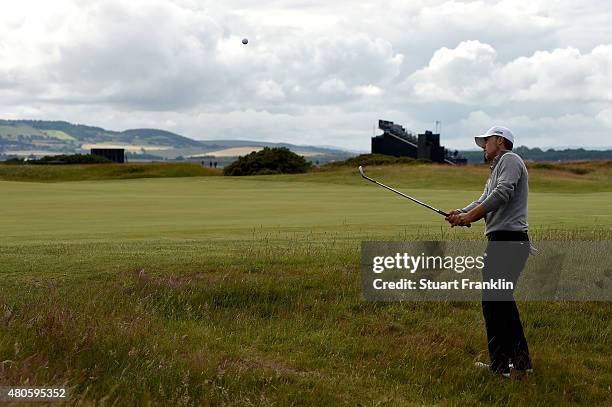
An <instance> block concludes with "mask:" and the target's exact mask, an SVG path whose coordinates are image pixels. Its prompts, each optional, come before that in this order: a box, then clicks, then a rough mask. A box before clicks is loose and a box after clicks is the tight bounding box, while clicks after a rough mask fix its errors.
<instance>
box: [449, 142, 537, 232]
mask: <svg viewBox="0 0 612 407" xmlns="http://www.w3.org/2000/svg"><path fill="white" fill-rule="evenodd" d="M528 195H529V174H528V173H527V167H526V166H525V163H524V162H523V159H522V158H521V157H520V156H518V155H517V154H516V153H513V152H511V151H505V152H503V153H502V154H500V155H498V156H497V157H495V158H494V159H493V162H492V163H491V175H490V176H489V179H488V180H487V183H486V184H485V188H484V192H483V194H482V195H481V196H480V198H478V200H476V201H474V202H472V203H471V204H469V205H468V206H466V207H465V208H463V209H460V211H461V212H469V211H470V210H472V209H473V208H475V207H476V206H478V205H482V207H483V208H484V209H485V210H486V212H487V213H486V215H485V218H484V219H485V224H486V229H485V234H488V233H491V232H498V231H502V230H503V231H514V232H527V230H528V227H529V225H528V224H527V196H528Z"/></svg>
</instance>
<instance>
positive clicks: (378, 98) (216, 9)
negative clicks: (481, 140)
mask: <svg viewBox="0 0 612 407" xmlns="http://www.w3.org/2000/svg"><path fill="white" fill-rule="evenodd" d="M0 6H1V8H0V10H2V12H1V13H0V118H3V119H45V120H67V121H70V122H74V123H83V124H89V125H97V126H101V127H104V128H107V129H111V130H124V129H128V128H142V127H154V128H160V129H164V130H169V131H173V132H177V133H179V134H182V135H185V136H187V137H191V138H194V139H238V138H239V139H250V140H261V141H275V142H290V143H295V144H309V145H327V146H337V147H342V148H346V149H352V150H369V148H370V137H371V136H372V133H373V126H374V125H375V124H376V123H377V121H378V119H385V120H391V121H394V122H396V123H400V124H402V125H404V126H405V127H406V128H408V129H410V130H413V131H415V132H422V131H423V130H425V129H433V128H434V122H435V121H436V120H439V121H441V122H442V142H443V144H446V145H447V146H448V147H450V148H472V147H474V145H473V138H472V136H474V135H476V134H480V133H482V132H484V131H485V130H486V129H487V128H488V127H490V126H492V125H495V124H499V125H505V126H508V127H510V128H511V129H512V130H513V131H514V132H515V136H516V139H517V144H519V145H527V146H529V147H536V146H540V147H562V146H584V147H612V24H611V22H612V2H609V1H603V0H602V1H597V0H583V1H565V0H559V1H552V0H547V1H540V0H512V1H484V0H481V1H465V2H462V1H407V0H399V1H372V2H363V1H362V2H359V1H357V2H356V1H345V0H336V1H333V2H330V1H267V2H262V1H248V0H223V1H191V0H147V1H144V0H143V1H140V0H130V1H125V0H103V1H94V0H91V1H90V0H53V1H29V0H20V1H13V0H11V1H8V0H0ZM242 38H248V39H249V44H248V45H243V44H242V43H241V39H242Z"/></svg>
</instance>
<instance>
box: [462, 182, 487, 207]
mask: <svg viewBox="0 0 612 407" xmlns="http://www.w3.org/2000/svg"><path fill="white" fill-rule="evenodd" d="M486 197H487V186H486V185H485V188H484V191H483V193H482V195H480V198H478V199H477V200H475V201H474V202H472V203H471V204H469V205H468V206H466V207H465V208H463V209H459V210H460V211H461V212H463V213H468V212H469V211H471V210H472V209H474V208H475V207H477V206H478V205H480V204H481V203H482V201H484V200H485V198H486Z"/></svg>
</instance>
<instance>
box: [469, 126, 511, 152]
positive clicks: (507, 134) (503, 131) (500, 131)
mask: <svg viewBox="0 0 612 407" xmlns="http://www.w3.org/2000/svg"><path fill="white" fill-rule="evenodd" d="M491 136H501V137H503V138H505V139H506V140H510V142H511V143H512V144H513V145H514V134H512V131H511V130H510V129H509V128H507V127H503V126H493V127H491V128H490V129H489V130H487V132H486V133H485V134H481V135H480V136H476V137H474V140H475V141H476V145H478V147H480V148H484V146H485V138H487V137H491Z"/></svg>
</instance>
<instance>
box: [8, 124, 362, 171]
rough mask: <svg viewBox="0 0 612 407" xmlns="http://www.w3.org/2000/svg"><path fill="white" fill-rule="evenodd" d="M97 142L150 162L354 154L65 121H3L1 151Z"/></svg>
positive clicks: (56, 150) (36, 151)
mask: <svg viewBox="0 0 612 407" xmlns="http://www.w3.org/2000/svg"><path fill="white" fill-rule="evenodd" d="M93 146H98V147H102V146H106V147H120V148H125V149H126V152H127V153H128V156H129V157H130V158H132V159H146V160H151V159H175V158H177V157H179V158H189V157H194V159H198V158H200V157H209V156H210V153H211V152H218V151H222V150H228V149H236V150H235V151H240V152H243V151H244V152H245V153H244V154H248V153H249V152H250V151H252V150H257V149H261V148H263V147H287V148H289V149H290V150H292V151H294V152H296V153H298V154H301V155H304V156H307V157H309V159H310V160H311V161H315V160H316V161H319V160H320V161H321V162H328V161H333V160H337V159H345V158H347V157H349V156H351V155H353V154H352V153H350V152H348V151H343V150H338V149H330V148H323V147H315V146H298V145H293V144H287V143H267V142H258V141H248V140H193V139H190V138H188V137H184V136H181V135H179V134H176V133H172V132H169V131H165V130H159V129H130V130H125V131H120V132H119V131H112V130H106V129H103V128H101V127H93V126H87V125H83V124H72V123H68V122H65V121H45V120H0V155H2V156H4V157H7V156H14V155H17V156H29V155H34V156H42V155H52V154H67V153H83V152H88V151H89V149H90V148H92V147H93ZM224 157H227V155H224ZM225 160H227V158H225Z"/></svg>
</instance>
